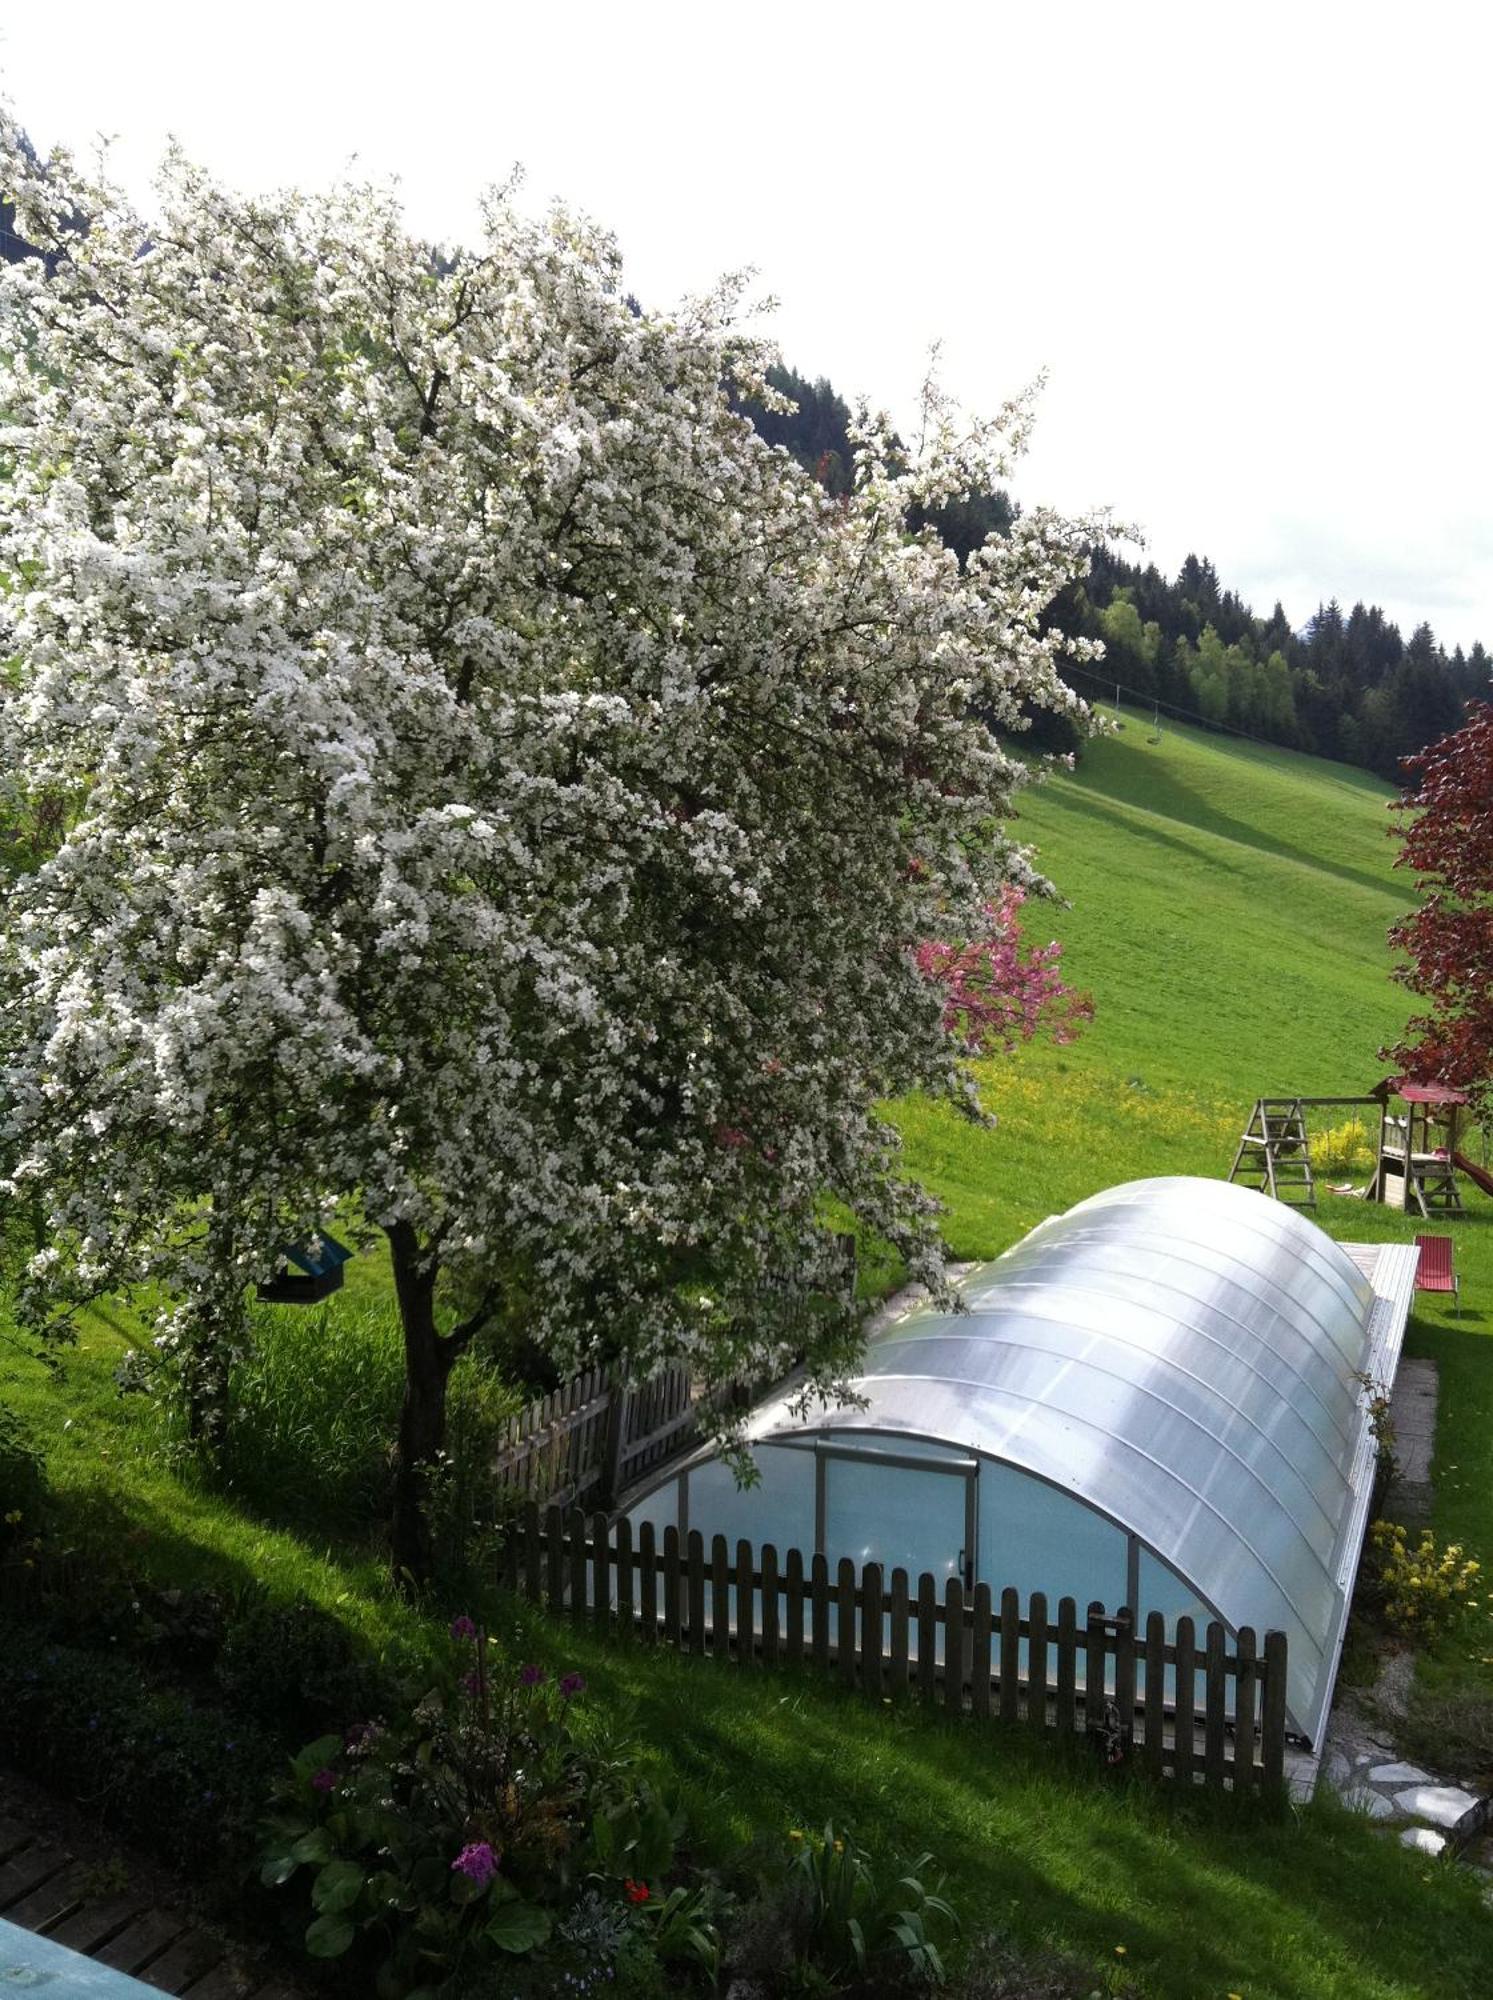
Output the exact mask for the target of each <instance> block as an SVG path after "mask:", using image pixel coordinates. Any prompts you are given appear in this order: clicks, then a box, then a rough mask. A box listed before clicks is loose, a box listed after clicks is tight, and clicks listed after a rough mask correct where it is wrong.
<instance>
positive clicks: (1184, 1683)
mask: <svg viewBox="0 0 1493 2000" xmlns="http://www.w3.org/2000/svg"><path fill="white" fill-rule="evenodd" d="M1196 1645H1197V1642H1196V1640H1195V1638H1194V1636H1193V1623H1192V1620H1191V1619H1190V1618H1179V1619H1178V1620H1177V1636H1176V1639H1175V1640H1174V1642H1173V1645H1172V1653H1173V1657H1174V1659H1175V1661H1176V1670H1177V1671H1176V1690H1175V1693H1174V1695H1173V1698H1172V1715H1173V1722H1172V1742H1173V1761H1174V1764H1175V1769H1176V1776H1177V1778H1178V1779H1179V1780H1180V1782H1181V1783H1182V1784H1184V1785H1190V1784H1191V1783H1192V1773H1193V1766H1194V1762H1195V1753H1196V1749H1197V1721H1196V1716H1195V1713H1194V1711H1195V1708H1196V1702H1197V1651H1196Z"/></svg>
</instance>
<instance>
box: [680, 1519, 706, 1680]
mask: <svg viewBox="0 0 1493 2000" xmlns="http://www.w3.org/2000/svg"><path fill="white" fill-rule="evenodd" d="M684 1592H685V1617H686V1619H687V1620H688V1625H689V1629H688V1631H687V1632H686V1633H685V1641H684V1642H685V1649H686V1651H688V1652H691V1653H703V1652H704V1651H705V1538H704V1536H703V1535H702V1534H701V1533H700V1530H699V1529H698V1528H691V1529H690V1531H689V1534H688V1536H687V1537H686V1538H685V1544H684Z"/></svg>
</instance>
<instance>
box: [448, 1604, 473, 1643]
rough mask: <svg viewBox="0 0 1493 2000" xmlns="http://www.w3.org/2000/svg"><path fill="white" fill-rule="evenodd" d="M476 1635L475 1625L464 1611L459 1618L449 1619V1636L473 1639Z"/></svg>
mask: <svg viewBox="0 0 1493 2000" xmlns="http://www.w3.org/2000/svg"><path fill="white" fill-rule="evenodd" d="M476 1636H477V1627H476V1626H475V1625H474V1624H473V1623H472V1621H471V1619H470V1618H468V1616H467V1614H466V1613H465V1612H464V1611H463V1612H462V1614H461V1616H460V1617H459V1618H453V1619H452V1620H451V1637H452V1638H453V1639H475V1638H476Z"/></svg>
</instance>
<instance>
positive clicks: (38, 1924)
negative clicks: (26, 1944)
mask: <svg viewBox="0 0 1493 2000" xmlns="http://www.w3.org/2000/svg"><path fill="white" fill-rule="evenodd" d="M90 1880H91V1871H90V1870H89V1869H88V1868H86V1867H85V1866H84V1865H83V1863H82V1862H81V1861H73V1862H70V1863H69V1865H68V1866H67V1867H66V1868H63V1869H61V1870H60V1871H59V1872H58V1873H57V1874H56V1875H50V1876H48V1878H47V1880H46V1881H45V1882H43V1883H42V1885H41V1887H40V1888H37V1889H33V1890H32V1891H31V1893H30V1895H29V1896H22V1897H21V1899H20V1901H19V1902H16V1903H12V1904H11V1905H10V1907H9V1908H8V1909H7V1910H6V1911H5V1913H4V1915H5V1921H6V1922H7V1923H9V1924H19V1925H20V1927H21V1929H22V1930H24V1931H44V1930H46V1929H47V1928H48V1926H49V1925H52V1924H60V1923H61V1922H62V1920H63V1918H64V1917H68V1916H71V1915H72V1913H73V1911H74V1910H76V1909H77V1907H78V1905H79V1904H80V1903H82V1902H84V1901H86V1899H87V1895H88V1885H89V1882H90Z"/></svg>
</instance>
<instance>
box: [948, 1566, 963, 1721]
mask: <svg viewBox="0 0 1493 2000" xmlns="http://www.w3.org/2000/svg"><path fill="white" fill-rule="evenodd" d="M943 1703H944V1707H945V1709H946V1710H947V1711H948V1713H949V1714H950V1715H963V1713H964V1584H963V1582H962V1581H961V1579H960V1578H959V1577H957V1576H951V1577H950V1578H949V1580H948V1582H947V1583H946V1584H945V1585H944V1590H943Z"/></svg>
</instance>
